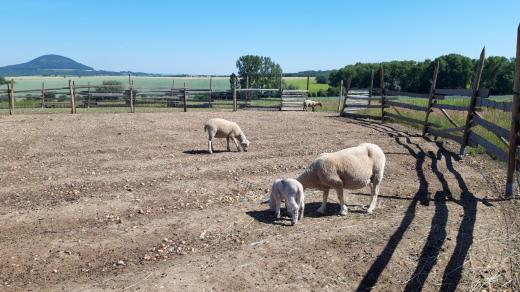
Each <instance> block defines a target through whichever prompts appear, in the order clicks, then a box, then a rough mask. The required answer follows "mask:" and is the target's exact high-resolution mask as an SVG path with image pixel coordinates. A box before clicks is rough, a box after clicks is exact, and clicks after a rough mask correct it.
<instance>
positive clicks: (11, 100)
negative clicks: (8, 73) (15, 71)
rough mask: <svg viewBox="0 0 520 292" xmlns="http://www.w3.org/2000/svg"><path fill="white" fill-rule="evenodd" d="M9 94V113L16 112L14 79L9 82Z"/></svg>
mask: <svg viewBox="0 0 520 292" xmlns="http://www.w3.org/2000/svg"><path fill="white" fill-rule="evenodd" d="M7 95H8V97H9V114H10V115H13V114H14V80H13V79H11V81H10V82H7Z"/></svg>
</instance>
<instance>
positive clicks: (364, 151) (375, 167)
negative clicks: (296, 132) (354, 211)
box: [297, 143, 386, 215]
mask: <svg viewBox="0 0 520 292" xmlns="http://www.w3.org/2000/svg"><path fill="white" fill-rule="evenodd" d="M385 162H386V158H385V154H384V153H383V150H381V148H379V146H377V145H375V144H369V143H363V144H360V145H358V146H355V147H351V148H347V149H343V150H340V151H338V152H334V153H323V154H320V156H319V157H318V158H317V159H315V160H314V161H313V162H312V163H311V164H310V165H309V167H307V169H306V170H305V171H304V172H303V173H302V174H301V175H300V176H299V177H298V178H297V180H298V181H299V182H301V183H302V185H303V187H304V188H305V189H306V188H315V189H319V190H322V191H323V203H322V204H321V206H320V208H319V209H318V212H319V213H322V214H323V213H325V209H326V207H327V198H328V196H329V190H330V189H335V190H336V193H337V194H338V199H339V202H340V204H341V209H340V212H339V213H340V215H347V212H348V210H347V206H345V201H344V198H343V189H350V190H356V189H360V188H363V187H365V186H367V185H369V184H370V188H371V192H372V202H371V203H370V206H369V207H368V211H367V212H368V213H372V212H373V211H374V209H375V207H376V205H377V196H378V195H379V185H380V183H381V180H382V179H383V173H384V169H385Z"/></svg>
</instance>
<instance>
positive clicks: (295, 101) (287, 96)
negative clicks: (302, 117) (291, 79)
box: [280, 90, 309, 111]
mask: <svg viewBox="0 0 520 292" xmlns="http://www.w3.org/2000/svg"><path fill="white" fill-rule="evenodd" d="M308 96H309V92H308V91H307V90H282V93H281V101H280V110H281V111H303V102H304V101H305V100H306V99H307V97H308Z"/></svg>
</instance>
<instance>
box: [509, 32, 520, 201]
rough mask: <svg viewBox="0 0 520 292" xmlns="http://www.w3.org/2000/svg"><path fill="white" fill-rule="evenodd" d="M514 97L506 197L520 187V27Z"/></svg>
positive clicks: (517, 42)
mask: <svg viewBox="0 0 520 292" xmlns="http://www.w3.org/2000/svg"><path fill="white" fill-rule="evenodd" d="M513 91H514V96H513V105H512V106H513V108H512V109H511V134H510V136H509V158H508V161H507V183H506V197H512V196H513V194H515V193H517V188H518V185H516V184H515V179H514V175H515V169H516V164H517V162H516V161H517V154H518V153H517V149H518V130H519V123H520V117H519V115H520V25H519V26H518V31H517V36H516V67H515V85H514V90H513Z"/></svg>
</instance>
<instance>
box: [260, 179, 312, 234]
mask: <svg viewBox="0 0 520 292" xmlns="http://www.w3.org/2000/svg"><path fill="white" fill-rule="evenodd" d="M283 200H285V207H286V208H287V212H288V213H289V214H290V215H291V223H292V225H294V224H296V223H297V222H298V220H301V219H302V218H303V212H304V209H305V193H304V191H303V186H302V184H301V183H300V182H299V181H297V180H295V179H292V178H288V179H277V180H275V181H274V183H273V186H272V187H271V197H270V198H269V207H270V208H271V210H272V211H274V214H275V217H276V218H277V219H278V218H280V205H281V203H282V201H283Z"/></svg>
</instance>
